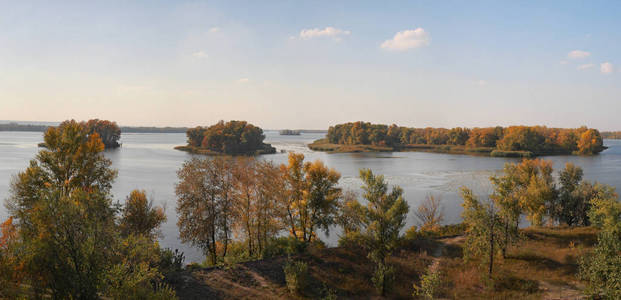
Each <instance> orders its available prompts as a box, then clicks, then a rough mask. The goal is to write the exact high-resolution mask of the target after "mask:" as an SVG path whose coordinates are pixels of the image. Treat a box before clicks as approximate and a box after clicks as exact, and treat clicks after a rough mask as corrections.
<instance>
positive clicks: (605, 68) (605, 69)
mask: <svg viewBox="0 0 621 300" xmlns="http://www.w3.org/2000/svg"><path fill="white" fill-rule="evenodd" d="M599 70H600V71H601V72H602V74H610V73H612V71H614V67H613V66H612V64H611V63H609V62H605V63H602V64H600V65H599Z"/></svg>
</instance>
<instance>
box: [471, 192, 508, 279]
mask: <svg viewBox="0 0 621 300" xmlns="http://www.w3.org/2000/svg"><path fill="white" fill-rule="evenodd" d="M461 196H462V198H463V200H464V202H463V203H462V206H463V208H464V211H463V212H462V215H461V216H462V218H463V222H464V224H466V226H467V230H466V242H465V243H464V245H465V246H466V247H465V249H464V258H465V259H466V260H469V259H473V258H478V259H481V261H482V262H483V263H484V264H486V265H487V272H488V277H489V278H491V277H492V273H493V269H494V256H495V255H496V254H497V252H499V250H500V249H502V247H503V240H502V239H501V238H500V237H501V236H503V233H504V232H503V230H502V221H501V218H500V216H499V215H498V211H497V210H496V207H495V206H494V202H493V201H488V202H481V201H480V200H479V199H478V197H476V196H475V195H474V193H473V192H472V190H470V189H468V188H465V187H463V188H462V189H461Z"/></svg>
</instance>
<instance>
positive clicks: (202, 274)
mask: <svg viewBox="0 0 621 300" xmlns="http://www.w3.org/2000/svg"><path fill="white" fill-rule="evenodd" d="M455 228H457V227H455ZM455 228H451V230H449V231H447V232H450V233H447V234H441V235H438V236H433V235H431V236H429V235H419V236H415V235H410V236H411V238H408V239H404V240H403V241H402V242H401V243H400V246H399V247H398V248H397V249H395V251H394V252H393V255H392V256H391V257H390V258H389V259H388V262H389V263H390V264H391V265H393V266H394V268H395V271H396V272H395V275H396V281H395V284H394V285H393V287H392V289H390V293H389V294H388V295H387V297H386V298H389V299H411V298H412V293H413V292H414V290H413V286H412V284H413V283H416V284H419V283H420V278H421V276H422V275H423V274H425V272H426V271H427V268H428V267H429V266H430V265H432V264H434V263H435V264H438V268H439V269H440V272H441V274H442V280H441V281H442V284H441V286H440V288H439V294H438V296H439V297H441V298H450V299H541V298H544V297H552V298H560V297H559V295H562V296H563V297H567V299H575V298H578V297H580V296H581V290H582V289H583V288H584V287H583V284H582V283H581V282H580V281H579V279H578V277H577V272H578V265H577V263H576V262H577V260H578V258H579V257H580V256H581V255H583V254H584V253H585V252H586V251H588V250H589V249H591V248H592V247H593V245H594V243H595V242H596V240H597V238H596V235H597V231H596V230H595V229H593V228H590V227H582V228H564V227H559V228H547V227H542V228H527V229H524V230H522V236H523V239H522V241H520V243H519V244H518V245H516V246H513V247H511V248H509V249H508V253H507V254H508V255H507V258H505V259H503V258H502V257H500V256H498V257H497V260H496V262H497V263H496V264H495V265H494V275H493V278H492V279H491V280H490V279H488V278H487V273H486V270H485V268H484V267H481V266H480V265H479V264H477V263H476V261H470V262H466V261H464V260H463V259H462V252H463V251H462V247H463V243H464V241H465V239H464V238H463V236H459V235H458V236H454V235H452V233H453V231H455V232H459V230H457V229H455ZM438 250H440V251H438ZM291 259H295V260H296V261H302V262H304V263H306V264H307V265H308V276H309V281H308V282H309V284H308V286H307V287H306V288H305V289H304V290H303V291H301V292H300V294H299V295H292V294H291V293H289V292H288V290H287V287H286V282H285V274H284V272H283V267H284V266H285V264H286V263H287V261H288V258H287V257H286V256H281V257H275V258H270V259H264V260H259V261H252V262H245V263H239V264H237V265H236V267H231V268H199V269H194V270H186V271H183V274H181V277H183V278H186V279H184V280H183V281H180V282H185V283H184V284H181V283H180V284H177V285H175V288H176V289H177V293H178V295H179V296H180V297H181V298H182V299H183V298H185V297H188V298H192V297H195V296H205V297H207V296H208V297H210V298H214V299H237V298H246V299H250V298H281V299H282V298H286V299H320V298H322V297H325V296H326V291H327V290H329V291H331V292H333V293H335V294H336V295H337V296H338V298H339V299H351V298H355V299H381V297H380V296H379V295H378V294H377V292H376V291H375V289H374V288H373V285H372V283H371V277H372V275H373V271H374V270H373V263H372V262H371V261H370V260H369V259H368V258H367V255H366V253H365V252H364V251H363V250H362V249H360V248H359V247H348V248H347V247H337V248H313V247H311V248H310V249H309V250H308V251H307V252H305V253H303V254H299V255H294V256H292V257H291ZM187 278H191V279H189V280H188V279H187ZM572 295H573V296H572ZM195 298H196V297H195Z"/></svg>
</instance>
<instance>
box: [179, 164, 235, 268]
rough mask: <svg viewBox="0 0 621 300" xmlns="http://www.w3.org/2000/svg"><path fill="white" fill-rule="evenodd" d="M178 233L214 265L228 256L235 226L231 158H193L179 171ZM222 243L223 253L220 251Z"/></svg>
mask: <svg viewBox="0 0 621 300" xmlns="http://www.w3.org/2000/svg"><path fill="white" fill-rule="evenodd" d="M177 175H178V177H179V182H178V183H177V185H176V188H175V193H176V194H177V214H178V215H179V219H178V221H177V226H178V227H179V235H180V238H181V240H182V241H183V242H190V243H191V244H193V245H195V246H197V247H199V248H201V249H202V250H203V252H204V254H205V255H206V256H207V257H208V258H209V259H210V261H211V263H212V264H214V265H215V264H216V263H217V262H218V258H219V257H224V256H226V251H227V248H228V243H229V241H230V239H231V230H232V226H233V219H234V216H233V202H232V197H233V195H232V192H233V172H232V169H231V164H230V158H226V157H214V158H204V159H199V158H193V159H191V160H189V161H186V162H185V163H184V164H183V167H182V168H181V169H180V170H179V171H178V172H177ZM219 245H221V246H222V253H218V251H217V250H218V247H219Z"/></svg>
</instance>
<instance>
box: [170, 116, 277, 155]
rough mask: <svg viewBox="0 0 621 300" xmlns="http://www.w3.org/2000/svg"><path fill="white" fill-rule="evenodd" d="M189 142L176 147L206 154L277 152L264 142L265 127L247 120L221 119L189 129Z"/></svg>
mask: <svg viewBox="0 0 621 300" xmlns="http://www.w3.org/2000/svg"><path fill="white" fill-rule="evenodd" d="M186 135H187V137H188V144H187V145H186V146H177V147H175V149H177V150H181V151H187V152H190V153H194V154H204V155H258V154H273V153H276V148H274V147H272V145H270V144H266V143H264V142H263V140H264V139H265V135H264V134H263V129H261V128H259V127H257V126H254V125H252V124H250V123H248V122H246V121H229V122H224V121H220V122H218V123H217V124H215V125H212V126H209V127H202V126H198V127H195V128H190V129H188V130H187V132H186Z"/></svg>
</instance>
